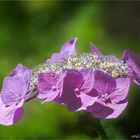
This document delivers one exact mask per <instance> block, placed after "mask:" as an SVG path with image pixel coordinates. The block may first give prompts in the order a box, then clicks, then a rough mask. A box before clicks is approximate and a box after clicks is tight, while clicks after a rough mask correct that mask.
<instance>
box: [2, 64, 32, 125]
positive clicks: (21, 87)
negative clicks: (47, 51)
mask: <svg viewBox="0 0 140 140" xmlns="http://www.w3.org/2000/svg"><path fill="white" fill-rule="evenodd" d="M31 74H32V70H30V69H28V68H26V67H24V66H23V65H21V64H19V65H18V66H17V67H16V69H15V70H14V71H13V72H12V73H11V74H10V76H8V77H6V78H5V79H4V82H3V87H2V90H1V94H0V124H3V125H11V124H14V123H16V122H17V121H18V120H19V119H20V118H21V117H22V115H23V108H22V105H23V104H24V102H25V96H26V93H27V90H28V86H29V82H30V78H31Z"/></svg>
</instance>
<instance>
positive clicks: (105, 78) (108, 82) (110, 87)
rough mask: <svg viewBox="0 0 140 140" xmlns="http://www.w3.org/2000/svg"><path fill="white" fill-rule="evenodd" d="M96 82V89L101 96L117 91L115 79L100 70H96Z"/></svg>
mask: <svg viewBox="0 0 140 140" xmlns="http://www.w3.org/2000/svg"><path fill="white" fill-rule="evenodd" d="M94 75H95V82H94V87H95V89H96V90H97V91H98V93H99V95H100V96H102V95H103V94H111V93H112V92H113V91H115V89H116V81H115V79H114V78H113V77H112V76H110V75H108V74H106V73H104V72H102V71H99V70H95V73H94Z"/></svg>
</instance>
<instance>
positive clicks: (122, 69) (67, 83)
mask: <svg viewBox="0 0 140 140" xmlns="http://www.w3.org/2000/svg"><path fill="white" fill-rule="evenodd" d="M76 42H77V38H73V39H70V40H69V41H67V42H66V43H65V44H64V45H63V46H62V47H61V49H60V52H59V53H54V54H53V55H52V56H51V58H50V59H48V60H47V61H46V62H45V63H43V64H40V65H39V66H37V67H35V68H33V69H32V70H31V69H29V68H27V67H24V66H23V65H21V64H19V65H18V66H17V67H16V68H15V70H14V71H13V72H12V73H11V74H10V75H9V76H8V77H6V78H5V79H4V82H3V87H2V90H1V94H0V124H3V125H12V124H14V123H16V122H18V121H19V120H20V119H21V117H22V116H23V104H24V103H26V102H28V101H30V100H32V99H34V98H39V99H41V100H42V101H43V103H44V102H50V101H55V102H57V103H58V104H61V105H66V106H67V107H68V110H69V111H85V112H89V113H91V114H92V116H94V117H96V118H105V119H112V118H117V117H119V116H120V114H121V113H122V112H123V111H124V109H125V108H126V106H127V105H128V99H127V98H128V91H129V87H130V81H131V80H133V81H134V82H135V83H136V84H137V85H140V61H139V60H140V56H137V55H135V54H134V53H132V52H131V51H128V50H125V52H124V54H123V57H122V59H118V58H116V57H115V56H114V55H107V56H105V55H104V54H103V53H102V52H101V51H100V50H99V49H98V48H97V47H96V46H95V45H94V44H93V43H90V48H91V52H90V53H79V54H77V52H76Z"/></svg>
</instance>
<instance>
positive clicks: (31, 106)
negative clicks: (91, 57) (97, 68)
mask: <svg viewBox="0 0 140 140" xmlns="http://www.w3.org/2000/svg"><path fill="white" fill-rule="evenodd" d="M73 37H78V38H79V40H78V43H77V51H78V52H88V51H89V50H90V49H89V42H90V41H93V42H94V43H95V44H96V46H97V47H98V48H99V49H101V50H102V51H103V52H104V54H115V55H116V56H117V57H121V55H122V53H123V50H124V49H125V48H129V49H131V50H133V51H134V52H136V53H139V54H140V2H138V1H137V2H120V1H114V2H113V1H108V2H107V1H106V2H103V1H99V2H97V1H96V2H95V1H92V0H91V1H68V0H67V1H63V0H61V1H51V0H46V1H39V0H35V1H11V2H10V1H9V2H8V1H7V2H4V1H3V2H2V1H1V2H0V86H2V81H3V78H4V77H5V76H6V75H8V74H9V73H10V72H11V71H12V70H13V69H14V68H15V67H16V65H17V64H18V63H22V64H24V65H26V66H29V67H32V66H35V65H37V64H40V63H43V62H44V61H45V60H46V59H47V58H49V57H50V56H51V54H53V53H54V52H58V51H59V49H60V47H61V45H62V44H63V43H64V42H66V41H67V40H68V39H70V38H73ZM139 100H140V89H139V88H138V87H136V86H135V85H132V87H131V90H130V92H129V104H128V107H127V109H126V110H125V111H124V112H123V114H122V115H121V116H120V117H119V118H118V119H115V120H101V123H100V120H99V119H95V118H93V117H91V116H90V114H88V113H83V112H79V113H71V112H68V111H67V109H66V107H65V106H61V105H57V104H55V103H47V104H40V100H34V101H31V102H30V103H27V104H25V105H24V109H25V114H24V117H23V118H22V120H21V121H20V122H19V123H17V124H16V125H13V126H9V127H6V126H2V125H0V139H10V140H14V139H66V140H68V139H84V140H91V139H95V140H98V139H99V140H100V139H106V138H107V137H109V138H110V139H128V138H131V136H132V135H135V134H139V133H140V111H139V107H140V101H139Z"/></svg>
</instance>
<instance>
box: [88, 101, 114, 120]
mask: <svg viewBox="0 0 140 140" xmlns="http://www.w3.org/2000/svg"><path fill="white" fill-rule="evenodd" d="M87 111H88V112H91V113H92V115H93V116H94V117H96V118H107V116H109V115H111V114H112V113H113V112H114V110H113V109H112V108H110V107H108V106H106V105H104V104H102V102H101V103H100V102H95V103H94V104H93V105H92V106H89V107H88V108H87Z"/></svg>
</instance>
